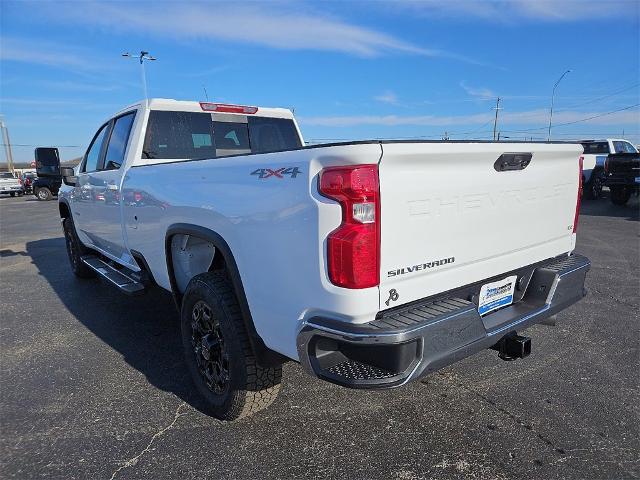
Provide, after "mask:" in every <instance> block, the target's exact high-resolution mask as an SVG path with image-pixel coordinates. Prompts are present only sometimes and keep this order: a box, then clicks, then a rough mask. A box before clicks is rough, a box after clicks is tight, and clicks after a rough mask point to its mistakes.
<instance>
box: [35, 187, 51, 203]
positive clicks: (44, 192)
mask: <svg viewBox="0 0 640 480" xmlns="http://www.w3.org/2000/svg"><path fill="white" fill-rule="evenodd" d="M36 197H38V200H42V201H46V200H51V199H52V198H53V195H52V194H51V190H49V189H48V188H47V187H40V188H39V189H38V190H37V191H36Z"/></svg>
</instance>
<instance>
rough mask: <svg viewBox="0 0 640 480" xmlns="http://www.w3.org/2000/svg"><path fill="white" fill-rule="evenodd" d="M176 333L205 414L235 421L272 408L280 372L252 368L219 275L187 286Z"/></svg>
mask: <svg viewBox="0 0 640 480" xmlns="http://www.w3.org/2000/svg"><path fill="white" fill-rule="evenodd" d="M181 330H182V343H183V347H184V353H185V360H186V362H187V366H188V367H189V371H190V373H191V377H192V379H193V381H194V383H195V385H196V387H197V389H198V391H199V392H200V393H201V394H202V396H203V397H204V399H205V400H206V401H207V410H208V413H209V414H211V415H213V416H214V417H217V418H220V419H222V420H236V419H238V418H242V417H247V416H249V415H252V414H254V413H256V412H258V411H260V410H262V409H264V408H266V407H268V406H269V405H271V403H273V401H274V400H275V399H276V396H277V395H278V392H279V391H280V380H281V378H282V366H277V367H270V368H264V367H261V366H259V365H258V364H257V362H256V359H255V357H254V355H253V351H252V349H251V345H250V343H249V337H248V335H247V332H246V329H245V326H244V321H243V318H242V313H241V311H240V306H239V305H238V300H237V299H236V296H235V292H234V290H233V288H232V286H231V285H230V284H229V281H228V280H227V277H226V276H225V275H224V274H222V273H216V272H207V273H201V274H199V275H196V276H195V277H194V278H193V279H192V280H191V281H190V282H189V285H188V286H187V290H186V292H185V294H184V299H183V302H182V309H181Z"/></svg>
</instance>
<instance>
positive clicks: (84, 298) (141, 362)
mask: <svg viewBox="0 0 640 480" xmlns="http://www.w3.org/2000/svg"><path fill="white" fill-rule="evenodd" d="M45 252H46V254H44V253H45ZM27 253H28V254H29V256H31V258H32V263H33V264H34V265H35V266H36V267H37V268H38V271H39V273H40V275H42V276H43V277H44V278H45V279H46V280H47V281H48V282H49V284H50V285H51V288H52V289H53V290H54V292H55V293H56V295H57V296H58V297H59V298H60V300H61V301H62V303H63V304H64V306H65V307H66V309H67V310H68V311H69V312H70V313H71V315H73V316H74V317H75V318H76V319H77V320H78V321H79V322H80V323H82V324H83V325H84V326H85V327H86V328H87V329H88V330H90V331H91V332H92V333H93V334H94V335H96V336H97V337H98V338H99V339H100V340H102V341H103V342H104V343H106V344H107V345H109V346H110V347H111V348H113V349H114V350H116V351H118V352H119V353H120V354H121V355H122V357H123V359H124V360H125V361H126V362H127V363H128V364H129V365H131V366H132V367H133V368H135V369H136V370H138V371H140V372H141V373H143V374H144V375H145V377H146V378H147V380H148V381H149V382H150V383H151V384H152V385H154V386H155V387H157V388H159V389H161V390H164V391H167V392H171V393H173V394H175V395H176V396H178V397H179V398H181V399H182V400H184V401H185V402H187V403H188V404H190V405H191V406H192V407H193V408H195V409H197V410H200V411H201V412H204V407H205V405H204V404H203V402H202V400H201V399H200V397H199V395H198V394H197V391H196V390H195V387H194V386H193V384H192V382H191V378H190V376H189V372H188V370H187V367H186V365H185V363H184V359H183V353H182V341H181V338H180V323H179V315H178V312H177V310H176V308H175V304H174V302H173V298H172V296H171V295H170V294H169V293H168V292H166V291H164V290H163V289H161V288H159V287H155V288H151V289H149V291H148V292H147V293H146V294H145V295H142V296H139V297H128V296H126V295H124V294H122V293H120V292H118V291H117V290H116V289H115V288H113V287H111V286H110V285H108V284H106V283H105V282H104V281H101V280H98V279H89V280H82V279H78V278H76V277H75V276H74V275H73V273H72V272H71V269H70V267H69V266H68V259H67V253H66V248H65V243H64V239H63V238H52V239H45V240H38V241H34V242H29V243H27ZM96 355H99V353H98V352H96ZM97 361H98V362H99V361H100V360H99V359H98V360H97Z"/></svg>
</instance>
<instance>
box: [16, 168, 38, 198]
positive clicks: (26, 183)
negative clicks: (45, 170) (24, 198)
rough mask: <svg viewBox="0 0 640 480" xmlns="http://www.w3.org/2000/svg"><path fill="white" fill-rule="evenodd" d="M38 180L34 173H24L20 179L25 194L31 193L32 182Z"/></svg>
mask: <svg viewBox="0 0 640 480" xmlns="http://www.w3.org/2000/svg"><path fill="white" fill-rule="evenodd" d="M37 178H38V175H37V174H36V173H35V172H24V173H23V174H22V175H21V176H20V179H21V181H22V187H23V188H24V193H25V194H32V193H33V182H34V181H35V180H36V179H37Z"/></svg>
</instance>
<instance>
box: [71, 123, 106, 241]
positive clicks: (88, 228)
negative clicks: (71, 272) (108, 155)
mask: <svg viewBox="0 0 640 480" xmlns="http://www.w3.org/2000/svg"><path fill="white" fill-rule="evenodd" d="M109 128H110V123H106V124H104V125H102V126H101V127H100V128H99V129H98V132H97V133H96V134H95V135H94V137H93V140H92V141H91V144H90V145H89V148H88V149H87V152H86V153H85V154H84V158H83V159H82V162H81V163H80V167H79V169H78V180H77V182H76V185H75V187H74V188H73V192H72V194H71V195H70V202H71V213H72V215H73V223H74V225H75V227H76V232H77V233H78V236H79V237H80V240H81V241H82V243H84V244H85V245H88V246H93V245H94V243H95V242H94V236H93V233H92V232H93V231H94V223H95V222H94V212H93V203H94V202H93V198H92V195H93V194H92V191H93V189H92V185H91V175H92V174H93V173H95V172H96V171H97V170H98V165H99V163H100V162H101V159H102V157H103V155H104V148H105V146H106V141H105V138H106V137H107V134H108V133H109Z"/></svg>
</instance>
